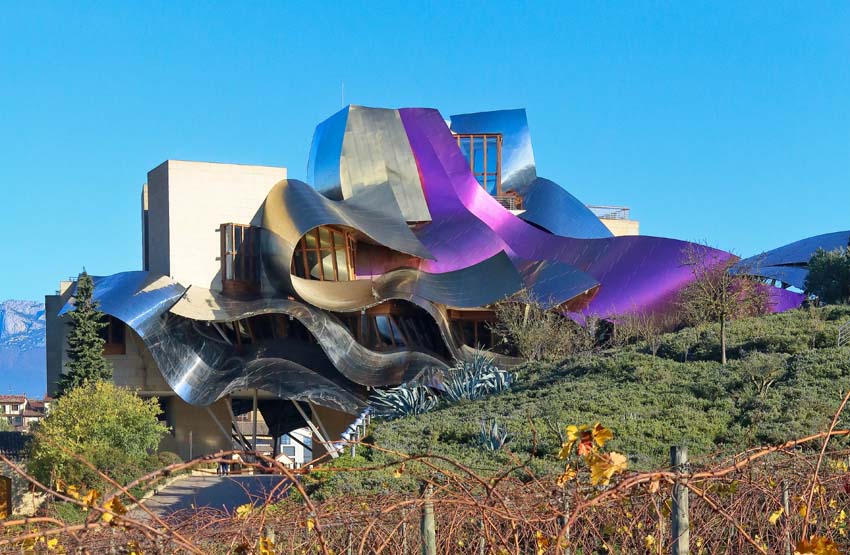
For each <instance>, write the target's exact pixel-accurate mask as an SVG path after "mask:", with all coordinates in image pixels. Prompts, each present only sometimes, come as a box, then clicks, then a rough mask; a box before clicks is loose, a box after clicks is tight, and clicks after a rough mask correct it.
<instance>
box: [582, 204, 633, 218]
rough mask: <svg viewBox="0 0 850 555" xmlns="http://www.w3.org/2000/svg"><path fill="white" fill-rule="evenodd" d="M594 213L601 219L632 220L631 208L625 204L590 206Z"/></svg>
mask: <svg viewBox="0 0 850 555" xmlns="http://www.w3.org/2000/svg"><path fill="white" fill-rule="evenodd" d="M588 208H589V209H590V211H591V212H593V214H594V215H595V216H596V217H597V218H599V219H600V220H631V219H632V218H631V217H630V215H629V212H630V209H629V208H627V207H625V206H590V205H588Z"/></svg>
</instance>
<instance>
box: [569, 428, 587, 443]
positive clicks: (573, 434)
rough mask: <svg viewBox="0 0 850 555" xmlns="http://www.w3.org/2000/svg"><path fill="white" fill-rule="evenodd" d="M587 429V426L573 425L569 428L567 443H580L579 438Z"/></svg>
mask: <svg viewBox="0 0 850 555" xmlns="http://www.w3.org/2000/svg"><path fill="white" fill-rule="evenodd" d="M585 427H586V426H573V425H572V424H571V425H569V426H567V441H568V442H569V441H578V438H579V436H580V434H581V432H582V431H583V430H584V429H585Z"/></svg>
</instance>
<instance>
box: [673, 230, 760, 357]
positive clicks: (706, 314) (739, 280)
mask: <svg viewBox="0 0 850 555" xmlns="http://www.w3.org/2000/svg"><path fill="white" fill-rule="evenodd" d="M682 255H683V260H682V261H683V264H684V265H686V266H687V267H688V268H690V270H691V272H692V274H693V281H691V283H689V284H688V285H687V286H686V287H685V288H684V289H683V290H682V292H681V293H680V295H679V306H680V308H681V310H682V316H683V317H684V319H685V320H686V321H688V322H689V323H691V324H702V323H709V322H717V323H718V324H719V326H720V362H721V364H723V365H725V364H726V325H727V323H728V322H729V321H730V320H734V319H736V318H741V317H745V316H754V315H757V314H765V313H767V312H768V311H769V309H770V295H769V293H768V287H769V286H768V285H767V284H765V283H763V282H762V281H761V280H759V279H758V278H756V277H754V273H755V272H754V271H753V269H748V268H741V267H736V264H737V263H738V258H737V257H735V256H731V257H728V258H723V257H721V256H718V254H716V251H712V250H710V249H709V248H708V247H706V246H704V245H695V244H690V245H688V247H687V248H686V249H685V250H684V252H683V253H682Z"/></svg>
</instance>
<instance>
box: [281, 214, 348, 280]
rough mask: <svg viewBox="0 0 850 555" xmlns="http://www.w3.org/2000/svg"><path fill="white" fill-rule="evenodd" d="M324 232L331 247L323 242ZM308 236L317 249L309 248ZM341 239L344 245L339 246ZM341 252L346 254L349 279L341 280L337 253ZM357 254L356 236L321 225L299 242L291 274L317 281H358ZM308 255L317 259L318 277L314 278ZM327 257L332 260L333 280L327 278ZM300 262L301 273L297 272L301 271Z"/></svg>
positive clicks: (338, 228)
mask: <svg viewBox="0 0 850 555" xmlns="http://www.w3.org/2000/svg"><path fill="white" fill-rule="evenodd" d="M322 230H325V232H326V234H327V236H328V238H329V239H330V246H326V245H325V241H323V240H322ZM308 236H309V237H310V239H312V240H313V241H315V245H316V246H315V247H312V246H311V247H308V246H307V240H308ZM339 237H341V242H342V244H341V245H340V246H337V244H336V243H337V240H340V239H338V238H339ZM339 251H344V252H345V266H346V271H347V273H348V279H343V280H341V279H339V275H340V274H339V263H338V260H337V253H338V252H339ZM356 252H357V241H356V240H355V239H354V234H353V233H352V232H351V231H349V230H347V229H344V228H341V227H337V226H333V225H321V226H318V227H314V228H313V229H311V230H310V231H308V232H307V233H305V234H304V235H303V236H302V237H301V239H299V240H298V244H296V245H295V249H294V251H293V253H292V267H291V268H290V272H291V274H292V275H294V276H296V277H300V278H302V279H310V280H315V281H354V280H355V279H356V275H355V260H354V258H355V254H356ZM308 253H309V254H314V255H315V257H316V266H317V268H318V273H319V276H318V277H314V276H313V274H312V273H311V272H310V264H309V262H308V258H309V256H308ZM326 256H330V258H331V267H332V268H333V279H328V277H327V276H325V264H324V259H325V257H326ZM299 262H300V266H301V268H300V270H301V272H299V271H296V270H297V269H299V268H298V265H299Z"/></svg>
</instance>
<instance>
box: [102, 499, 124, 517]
mask: <svg viewBox="0 0 850 555" xmlns="http://www.w3.org/2000/svg"><path fill="white" fill-rule="evenodd" d="M103 508H104V509H106V510H108V511H111V513H103V516H102V517H101V518H102V519H103V521H104V522H112V520H113V519H114V518H115V515H118V516H120V515H125V514H127V507H125V506H124V504H123V503H121V500H120V499H118V498H117V497H113V498H112V499H110V500H109V501H108V502H107V503H106V504H105V505H104V506H103ZM112 513H114V514H112Z"/></svg>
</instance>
